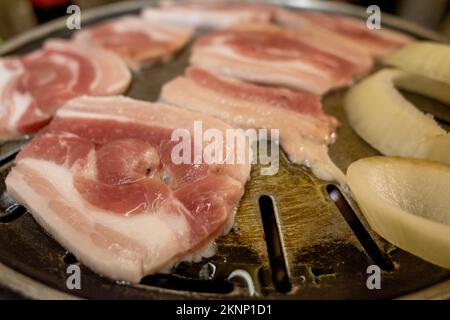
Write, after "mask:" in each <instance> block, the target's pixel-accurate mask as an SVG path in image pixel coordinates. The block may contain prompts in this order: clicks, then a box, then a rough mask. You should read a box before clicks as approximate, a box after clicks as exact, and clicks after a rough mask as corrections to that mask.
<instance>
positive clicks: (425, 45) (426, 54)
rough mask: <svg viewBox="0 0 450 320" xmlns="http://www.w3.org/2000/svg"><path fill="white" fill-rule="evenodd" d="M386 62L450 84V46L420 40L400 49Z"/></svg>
mask: <svg viewBox="0 0 450 320" xmlns="http://www.w3.org/2000/svg"><path fill="white" fill-rule="evenodd" d="M386 63H387V64H389V65H392V66H395V67H397V68H399V69H402V70H405V71H408V72H411V73H415V74H419V75H422V76H424V77H427V78H430V79H433V80H436V81H440V82H443V83H446V84H448V85H450V46H449V45H446V44H440V43H435V42H426V41H418V42H413V43H411V44H409V45H408V46H406V47H404V48H403V49H401V50H399V51H398V52H396V53H395V54H393V55H392V56H390V57H389V58H388V59H386Z"/></svg>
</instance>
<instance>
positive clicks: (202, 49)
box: [191, 23, 361, 94]
mask: <svg viewBox="0 0 450 320" xmlns="http://www.w3.org/2000/svg"><path fill="white" fill-rule="evenodd" d="M191 63H192V64H193V65H195V66H198V67H202V68H205V69H209V70H211V71H213V72H215V73H219V74H222V75H225V76H231V77H235V78H238V79H242V80H247V81H251V82H256V83H262V84H269V85H277V86H286V87H290V88H293V89H301V90H306V91H309V92H312V93H315V94H323V93H325V92H327V91H329V90H331V89H333V88H339V87H342V86H346V85H348V84H350V83H351V82H352V80H353V78H354V77H356V76H358V75H359V74H361V67H360V66H359V65H356V64H354V63H352V62H350V61H349V60H347V59H343V58H340V57H339V56H337V55H334V54H331V53H329V52H326V51H324V50H322V49H320V48H318V47H317V46H316V45H313V44H311V43H310V42H309V41H306V40H304V39H302V38H301V37H299V36H298V35H295V34H294V33H290V32H288V31H286V30H283V29H282V28H280V27H277V26H275V25H268V24H255V23H246V24H239V25H235V26H233V27H232V28H229V29H227V30H222V31H217V32H214V33H211V34H208V35H205V36H203V37H201V38H199V39H198V40H197V42H196V43H195V45H194V48H193V53H192V56H191Z"/></svg>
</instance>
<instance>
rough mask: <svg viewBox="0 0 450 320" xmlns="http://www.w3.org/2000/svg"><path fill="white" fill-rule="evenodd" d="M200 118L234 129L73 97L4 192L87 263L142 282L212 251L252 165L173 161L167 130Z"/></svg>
mask: <svg viewBox="0 0 450 320" xmlns="http://www.w3.org/2000/svg"><path fill="white" fill-rule="evenodd" d="M196 120H201V121H203V126H204V128H214V129H216V130H221V131H225V130H226V129H227V128H230V126H229V125H227V124H225V123H224V122H222V121H220V120H218V119H214V118H211V117H208V116H206V115H203V114H200V113H194V112H190V111H187V110H182V109H179V108H176V107H170V106H167V105H163V104H155V103H147V102H141V101H137V100H133V99H129V98H124V97H108V98H94V97H81V98H77V99H74V100H71V101H70V102H68V103H67V104H65V105H64V107H62V108H61V109H59V111H58V112H57V113H56V116H55V118H54V120H53V121H52V122H51V123H50V125H49V126H48V127H46V128H45V129H44V130H43V131H42V132H41V133H40V134H39V135H38V136H37V137H36V138H35V139H34V140H33V141H32V142H31V143H30V144H28V145H27V146H26V147H25V148H24V149H23V150H22V151H21V153H20V154H19V155H18V157H17V159H16V161H15V165H14V167H13V168H12V170H11V172H10V173H9V175H8V177H7V178H6V186H7V191H8V193H9V194H10V195H11V196H12V197H13V198H15V199H16V200H18V201H19V202H20V203H22V204H23V205H24V206H25V207H26V208H27V209H28V210H29V211H30V212H31V213H32V215H33V217H34V218H35V219H36V220H37V221H38V223H40V224H41V225H42V226H43V227H44V228H45V229H46V230H47V231H48V232H49V233H50V234H51V235H53V236H54V237H55V239H56V240H58V241H59V242H60V243H61V244H62V245H63V246H64V247H66V248H67V249H69V250H70V251H71V252H73V253H74V254H75V256H77V257H78V258H79V259H80V261H81V262H82V263H84V264H85V265H87V266H88V267H90V268H91V269H93V270H94V271H96V272H98V273H100V274H102V275H105V276H107V277H110V278H112V279H117V280H125V281H130V282H138V281H139V280H140V279H141V278H142V277H143V276H145V275H147V274H152V273H156V272H159V271H167V270H168V269H170V268H171V267H172V266H174V265H175V264H177V263H178V262H180V261H183V260H186V261H189V260H193V259H194V260H196V259H198V258H200V257H202V256H208V255H211V244H212V242H213V240H214V239H215V238H216V237H218V236H219V235H221V234H223V233H224V232H227V231H228V230H229V228H230V227H231V225H232V223H233V221H234V214H235V209H236V205H237V203H238V201H239V200H240V198H241V197H242V195H243V193H244V184H245V183H246V181H247V180H248V178H249V173H250V164H248V165H247V164H236V165H233V164H210V165H208V164H203V163H202V164H174V162H173V161H172V157H171V152H172V150H173V146H174V144H176V143H177V142H175V141H172V140H171V134H172V132H173V130H174V129H177V128H186V129H187V130H192V123H193V121H196ZM192 147H193V148H194V147H195V146H194V144H192ZM224 147H227V148H228V149H227V150H233V149H232V148H231V146H229V145H225V146H224Z"/></svg>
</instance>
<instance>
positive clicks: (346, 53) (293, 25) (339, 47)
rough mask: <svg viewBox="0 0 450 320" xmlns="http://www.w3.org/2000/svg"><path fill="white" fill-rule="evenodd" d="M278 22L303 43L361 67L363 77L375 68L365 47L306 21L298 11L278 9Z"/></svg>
mask: <svg viewBox="0 0 450 320" xmlns="http://www.w3.org/2000/svg"><path fill="white" fill-rule="evenodd" d="M277 21H278V22H279V23H280V24H281V25H282V26H283V27H285V28H287V29H288V30H289V31H291V32H293V33H295V34H297V35H298V36H299V37H301V38H302V39H303V41H306V42H308V43H309V44H311V45H313V46H315V47H317V48H320V49H322V50H324V51H326V52H328V53H331V54H334V55H337V56H338V57H340V58H342V59H344V60H348V61H350V62H352V63H353V64H354V65H356V66H359V68H360V74H361V75H364V74H366V73H367V72H368V71H369V70H370V69H371V68H372V66H373V62H374V61H373V58H372V57H371V55H370V53H369V52H368V50H367V49H366V47H365V46H364V45H361V44H360V43H357V42H355V41H353V40H350V39H348V38H346V37H345V36H342V35H340V34H338V33H336V32H333V31H331V30H329V29H327V28H324V27H322V26H320V25H318V24H317V23H315V22H313V21H311V20H309V19H305V18H304V17H303V15H301V14H299V13H298V12H297V11H292V10H286V9H278V10H277Z"/></svg>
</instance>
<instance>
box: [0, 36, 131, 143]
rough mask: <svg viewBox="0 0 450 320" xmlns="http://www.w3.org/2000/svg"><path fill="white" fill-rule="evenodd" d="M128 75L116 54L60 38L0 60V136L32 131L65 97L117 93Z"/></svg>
mask: <svg viewBox="0 0 450 320" xmlns="http://www.w3.org/2000/svg"><path fill="white" fill-rule="evenodd" d="M130 81H131V74H130V72H129V70H128V68H127V66H126V65H125V64H124V63H123V62H122V60H121V59H120V58H119V57H117V56H116V55H115V54H113V53H110V52H108V51H105V50H102V49H96V48H92V47H89V46H84V45H80V44H74V43H73V42H69V41H64V40H50V41H47V42H46V43H45V45H44V47H43V48H42V49H40V50H37V51H34V52H32V53H30V54H27V55H25V56H21V57H6V58H2V59H0V139H12V138H16V137H18V136H21V135H25V134H30V133H34V132H36V131H37V130H38V129H40V128H42V127H43V126H44V125H45V124H47V123H48V121H49V120H50V118H51V117H52V115H53V113H54V112H55V111H56V110H57V109H58V108H59V107H61V106H62V105H63V104H64V103H65V102H66V101H67V100H69V99H72V98H74V97H77V96H80V95H84V94H92V95H99V96H103V95H105V96H106V95H116V94H120V93H123V92H124V91H125V90H126V89H127V88H128V86H129V84H130Z"/></svg>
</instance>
